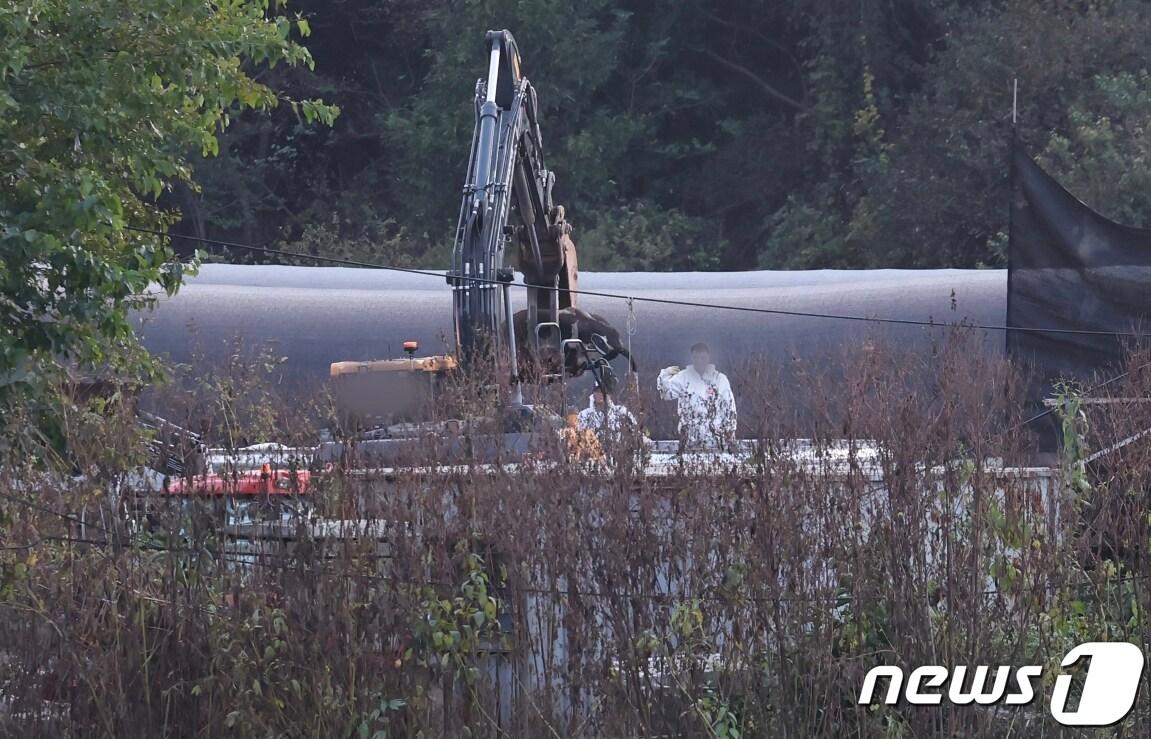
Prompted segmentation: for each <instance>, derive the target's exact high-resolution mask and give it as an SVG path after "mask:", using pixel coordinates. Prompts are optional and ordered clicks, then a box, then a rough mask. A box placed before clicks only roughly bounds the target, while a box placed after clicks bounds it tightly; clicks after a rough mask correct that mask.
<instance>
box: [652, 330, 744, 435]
mask: <svg viewBox="0 0 1151 739" xmlns="http://www.w3.org/2000/svg"><path fill="white" fill-rule="evenodd" d="M656 387H657V388H658V389H659V394H660V397H661V398H663V399H664V400H675V401H678V403H679V436H680V439H681V440H683V442H684V444H685V448H687V449H723V448H726V447H729V446H730V445H731V443H732V442H733V441H734V440H735V424H736V414H735V395H734V394H732V392H731V383H730V382H728V380H727V375H725V374H723V373H722V372H720V371H719V370H717V369H716V368H715V365H714V364H712V362H711V349H709V348H708V346H707V344H704V343H699V344H695V345H693V346H692V347H691V364H690V365H689V366H688V367H687V368H681V367H675V366H673V367H667V368H665V369H662V370H660V373H659V379H658V380H657V382H656Z"/></svg>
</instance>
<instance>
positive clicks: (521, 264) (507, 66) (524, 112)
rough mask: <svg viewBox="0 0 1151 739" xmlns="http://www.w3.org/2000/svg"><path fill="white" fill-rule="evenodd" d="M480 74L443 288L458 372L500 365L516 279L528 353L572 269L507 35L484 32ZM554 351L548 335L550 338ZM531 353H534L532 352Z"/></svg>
mask: <svg viewBox="0 0 1151 739" xmlns="http://www.w3.org/2000/svg"><path fill="white" fill-rule="evenodd" d="M486 42H487V47H488V74H487V77H486V78H481V79H480V80H478V81H477V83H476V95H475V112H476V126H475V131H474V133H473V135H472V145H471V154H470V155H469V157H468V176H467V181H466V182H465V184H464V189H463V199H462V203H461V205H460V216H459V222H458V226H457V228H456V238H455V245H454V248H453V253H452V265H451V270H450V271H449V274H448V282H449V283H450V284H451V286H452V292H453V308H454V310H453V314H454V319H455V333H456V341H457V345H458V347H459V354H460V359H461V361H462V362H463V363H464V364H465V366H466V365H467V364H468V363H469V361H471V360H472V359H473V358H474V357H475V356H476V355H477V354H478V353H481V352H491V353H495V354H497V355H500V356H505V357H508V356H510V358H511V360H512V362H513V365H512V366H513V367H514V366H515V365H514V361H515V356H516V351H517V347H516V345H515V344H516V338H515V333H514V331H513V329H512V310H511V299H510V291H509V290H508V286H509V285H510V283H511V282H512V280H513V279H514V274H515V272H514V270H515V269H519V270H520V271H521V272H522V273H523V275H524V284H525V285H526V286H527V308H528V318H529V323H530V325H531V327H532V329H533V330H532V331H531V340H532V341H533V343H534V342H535V341H536V340H537V339H538V337H539V336H540V335H541V334H542V333H545V332H543V331H539V330H537V327H539V326H541V325H553V324H555V323H556V321H557V316H558V313H559V311H560V310H561V309H563V308H566V307H569V306H574V305H575V302H576V293H575V292H574V291H575V290H577V288H578V285H577V278H578V269H577V260H576V248H575V244H574V243H572V240H571V227H570V225H568V223H567V221H566V220H565V219H564V208H563V206H562V205H556V204H555V202H554V201H553V199H552V187H553V185H554V183H555V175H554V174H553V173H552V172H551V171H550V170H548V169H547V167H546V165H545V162H544V154H543V140H542V137H541V135H540V126H539V117H538V113H539V106H538V103H537V100H536V91H535V88H534V87H532V84H531V82H529V81H528V79H527V78H526V77H524V76H523V74H522V73H521V70H520V55H519V49H518V47H517V46H516V42H515V39H514V38H513V37H512V34H511V33H510V32H509V31H506V30H505V31H489V32H488V33H487V36H486ZM554 340H555V341H556V342H557V343H558V342H559V340H560V337H559V334H558V332H557V333H556V334H555V336H554ZM532 348H533V349H538V347H532Z"/></svg>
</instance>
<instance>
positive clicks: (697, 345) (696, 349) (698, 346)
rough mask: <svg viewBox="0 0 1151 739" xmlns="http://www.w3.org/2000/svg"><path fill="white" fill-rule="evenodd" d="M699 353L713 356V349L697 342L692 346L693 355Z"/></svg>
mask: <svg viewBox="0 0 1151 739" xmlns="http://www.w3.org/2000/svg"><path fill="white" fill-rule="evenodd" d="M698 352H707V353H708V354H711V347H709V346H708V345H707V344H705V343H703V342H702V341H697V342H695V343H694V344H692V345H691V353H692V354H696V353H698Z"/></svg>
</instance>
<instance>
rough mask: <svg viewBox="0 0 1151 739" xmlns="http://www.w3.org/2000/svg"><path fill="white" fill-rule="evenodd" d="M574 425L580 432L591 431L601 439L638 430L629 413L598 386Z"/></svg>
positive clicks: (636, 423)
mask: <svg viewBox="0 0 1151 739" xmlns="http://www.w3.org/2000/svg"><path fill="white" fill-rule="evenodd" d="M576 425H577V426H578V427H579V430H580V431H591V432H592V433H594V434H596V435H597V436H600V437H601V438H602V437H603V435H604V434H605V433H606V434H610V435H611V436H614V437H619V436H620V435H621V434H623V433H626V432H627V431H629V430H633V429H636V428H639V423H638V422H637V421H636V420H635V416H633V415H632V414H631V411H629V410H628V409H627V408H625V407H624V406H622V405H620V404H619V403H616V402H615V401H613V400H612V399H611V397H610V396H609V395H608V394H607V393H605V392H604V391H603V388H602V387H600V386H599V385H596V387H595V389H594V390H592V393H591V397H590V398H588V406H587V408H584V409H583V410H582V411H580V412H579V416H577V417H576Z"/></svg>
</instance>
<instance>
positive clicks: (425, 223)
mask: <svg viewBox="0 0 1151 739" xmlns="http://www.w3.org/2000/svg"><path fill="white" fill-rule="evenodd" d="M291 9H292V10H293V11H298V12H300V13H302V14H303V16H304V17H305V18H306V19H307V21H308V23H309V24H310V26H311V30H312V36H311V37H310V38H309V39H308V42H307V43H308V47H309V49H310V50H311V52H312V54H313V56H314V57H315V61H316V66H315V69H314V71H309V70H307V69H306V68H304V67H298V68H284V67H276V68H273V69H269V70H267V71H264V72H263V73H262V74H261V76H260V81H262V82H265V83H267V84H269V85H271V86H272V87H274V88H277V89H279V90H282V91H283V92H284V93H285V94H288V95H290V96H292V97H294V98H298V99H303V98H310V97H319V98H323V99H324V100H326V101H328V102H331V103H335V104H337V105H339V107H340V109H341V110H342V113H341V115H340V116H339V118H338V119H337V120H336V122H335V125H334V126H332V127H331V128H324V127H316V126H309V125H306V124H305V123H304V122H303V121H301V120H299V119H298V118H297V116H296V114H295V113H294V112H293V111H292V109H291V108H289V107H287V106H281V107H280V108H278V109H277V110H276V111H275V112H274V114H273V115H271V116H267V115H255V114H252V115H244V116H240V117H239V118H238V119H237V120H235V121H234V122H233V124H232V125H231V126H230V128H228V130H227V131H226V133H225V135H224V136H223V139H222V142H221V148H220V155H219V156H218V157H216V158H209V159H205V160H203V161H201V162H199V163H198V164H197V169H196V172H197V175H196V178H197V181H198V183H199V184H200V186H201V187H200V190H199V191H198V192H197V191H196V190H195V189H193V188H186V189H183V190H181V191H179V192H177V193H176V194H175V195H174V196H173V198H172V200H173V204H174V205H176V206H177V207H179V208H180V209H181V210H182V211H183V213H184V218H185V220H184V222H183V223H182V224H180V226H179V227H178V229H177V230H180V231H182V232H184V233H188V234H195V235H198V236H201V237H209V238H216V239H221V238H226V239H237V240H242V241H245V242H248V243H260V244H273V243H279V244H287V245H289V246H290V247H291V248H295V249H307V250H310V251H312V252H314V253H323V254H336V255H340V256H349V257H356V258H361V259H370V260H373V261H385V262H390V263H403V264H411V265H421V266H433V267H435V266H439V267H442V266H443V265H444V264H445V262H446V255H447V253H448V250H449V248H450V241H451V230H452V228H453V226H454V224H455V219H456V215H457V209H458V200H459V192H460V187H461V186H462V184H463V177H464V173H465V168H466V160H467V154H468V149H467V147H468V144H469V141H470V134H471V129H472V125H473V121H472V94H473V88H474V85H475V80H476V78H477V77H479V76H481V74H483V73H484V70H485V59H484V49H483V34H484V31H485V30H487V29H488V28H505V27H506V28H509V29H511V30H512V32H513V33H514V34H515V35H516V38H517V40H518V41H519V44H520V47H521V50H522V53H523V56H524V71H525V74H526V75H527V76H528V77H529V78H530V79H531V80H532V81H533V82H534V84H535V85H536V87H537V88H538V91H539V99H540V103H541V107H542V115H543V133H544V139H545V146H546V150H547V155H548V159H549V166H550V167H551V168H552V169H553V170H555V171H556V173H557V179H558V182H557V193H558V199H559V202H562V203H564V204H565V205H566V206H567V208H568V215H569V218H570V220H571V221H572V222H573V223H574V224H575V226H576V228H577V231H576V233H575V238H576V242H577V244H578V245H579V246H580V249H581V257H580V258H581V266H582V267H584V268H587V269H609V270H614V269H635V270H691V269H702V270H711V269H756V268H776V269H780V268H819V267H880V266H884V267H944V266H954V267H975V266H984V265H987V266H995V265H1003V264H1004V263H1005V246H1006V235H1005V229H1006V222H1007V197H1006V196H1007V167H1006V155H1007V146H1008V141H1009V136H1010V123H1011V122H1010V117H1011V103H1012V80H1013V79H1016V78H1017V79H1018V80H1019V90H1020V95H1019V131H1020V134H1021V136H1022V138H1023V140H1024V142H1025V143H1026V145H1027V146H1028V148H1029V150H1030V151H1031V152H1032V153H1033V154H1035V155H1036V156H1037V157H1038V158H1039V159H1040V160H1041V162H1042V163H1043V164H1044V166H1046V167H1047V168H1048V169H1050V170H1051V171H1052V173H1053V174H1055V175H1056V176H1057V177H1059V178H1060V179H1061V181H1063V182H1064V183H1065V184H1066V185H1067V186H1068V187H1069V189H1071V190H1072V191H1073V192H1074V193H1076V194H1077V195H1078V196H1079V197H1081V198H1083V199H1084V200H1085V201H1086V202H1088V203H1089V204H1091V205H1092V206H1093V207H1096V208H1098V209H1100V210H1102V211H1103V212H1104V213H1106V214H1107V215H1109V216H1111V217H1114V218H1116V219H1118V220H1122V221H1125V222H1128V223H1132V224H1136V225H1146V224H1147V223H1148V216H1149V215H1151V162H1149V157H1151V137H1149V135H1148V130H1147V127H1148V122H1149V121H1151V76H1149V73H1148V68H1149V65H1151V63H1149V59H1148V54H1147V49H1148V48H1151V5H1149V4H1148V3H1147V2H1143V1H1141V0H856V1H852V2H847V1H845V0H723V1H719V0H677V1H676V2H670V1H669V0H664V1H662V2H661V1H657V0H624V1H622V2H620V1H613V2H608V1H606V0H588V1H587V2H581V3H570V2H555V1H554V0H492V1H474V0H468V1H463V0H387V1H382V2H381V1H378V0H377V1H375V2H373V1H371V0H295V1H294V2H293V3H292V5H291ZM232 256H233V257H235V258H237V259H251V257H250V256H246V255H242V254H235V255H232Z"/></svg>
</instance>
